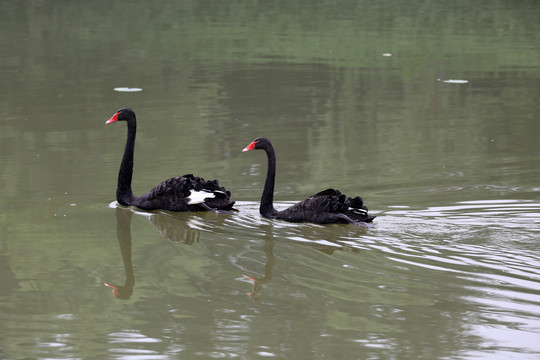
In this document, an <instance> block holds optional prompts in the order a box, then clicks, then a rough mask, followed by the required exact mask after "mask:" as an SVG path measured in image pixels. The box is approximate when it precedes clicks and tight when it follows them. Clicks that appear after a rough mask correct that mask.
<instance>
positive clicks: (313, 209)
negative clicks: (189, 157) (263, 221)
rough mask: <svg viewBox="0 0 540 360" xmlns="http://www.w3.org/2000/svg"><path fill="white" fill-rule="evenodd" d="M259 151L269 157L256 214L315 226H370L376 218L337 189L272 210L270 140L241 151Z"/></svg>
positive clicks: (273, 159)
mask: <svg viewBox="0 0 540 360" xmlns="http://www.w3.org/2000/svg"><path fill="white" fill-rule="evenodd" d="M256 149H261V150H264V151H265V152H266V155H267V156H268V173H267V175H266V182H265V183H264V190H263V193H262V197H261V206H260V209H259V212H260V213H261V215H262V216H264V217H265V218H269V219H281V220H286V221H290V222H312V223H317V224H336V223H350V224H355V225H363V224H365V223H370V222H372V221H373V219H375V216H370V215H368V209H367V208H366V207H365V206H364V201H363V200H362V198H361V197H360V196H357V197H355V198H350V197H347V196H346V195H345V194H342V193H341V192H340V191H339V190H334V189H327V190H324V191H321V192H319V193H317V194H315V195H313V196H310V197H309V198H307V199H306V200H303V201H301V202H299V203H297V204H295V205H293V206H291V207H290V208H288V209H285V210H282V211H277V210H276V209H274V204H273V202H274V181H275V177H276V154H275V152H274V148H273V147H272V143H271V142H270V140H268V139H267V138H264V137H258V138H256V139H255V140H254V141H253V142H252V143H251V144H249V145H248V146H246V147H245V148H244V150H242V152H246V151H249V150H256Z"/></svg>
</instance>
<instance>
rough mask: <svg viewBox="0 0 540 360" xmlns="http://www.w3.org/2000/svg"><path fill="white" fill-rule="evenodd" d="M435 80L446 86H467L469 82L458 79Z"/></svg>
mask: <svg viewBox="0 0 540 360" xmlns="http://www.w3.org/2000/svg"><path fill="white" fill-rule="evenodd" d="M437 80H439V81H442V82H443V83H446V84H467V83H468V82H469V80H459V79H448V80H441V79H437Z"/></svg>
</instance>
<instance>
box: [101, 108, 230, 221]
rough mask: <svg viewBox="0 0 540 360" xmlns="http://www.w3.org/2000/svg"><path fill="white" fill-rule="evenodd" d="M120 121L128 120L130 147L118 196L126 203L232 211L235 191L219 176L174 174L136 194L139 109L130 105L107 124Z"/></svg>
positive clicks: (144, 207) (143, 206)
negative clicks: (225, 185)
mask: <svg viewBox="0 0 540 360" xmlns="http://www.w3.org/2000/svg"><path fill="white" fill-rule="evenodd" d="M116 121H126V122H127V128H128V132H127V140H126V148H125V150H124V156H123V158H122V163H121V164H120V172H119V173H118V186H117V188H116V200H117V201H118V202H119V203H120V204H121V205H124V206H130V205H133V206H136V207H138V208H140V209H142V210H169V211H212V212H216V213H218V212H229V211H230V210H234V209H232V207H233V205H234V201H231V199H230V196H231V193H230V192H229V191H227V190H225V188H223V187H221V186H220V185H219V182H218V181H217V180H212V181H206V180H204V179H203V178H200V177H197V176H193V175H192V174H188V175H184V176H178V177H173V178H170V179H168V180H165V181H164V182H162V183H161V184H159V185H157V186H156V187H154V188H153V189H152V190H150V191H149V192H147V193H146V194H144V195H142V196H135V195H133V191H132V190H131V179H132V175H133V153H134V150H135V135H136V133H137V120H136V118H135V112H133V110H131V109H129V108H123V109H120V110H118V111H117V112H116V113H115V114H114V115H113V116H112V117H111V118H110V119H109V120H108V121H107V122H106V124H111V123H113V122H116Z"/></svg>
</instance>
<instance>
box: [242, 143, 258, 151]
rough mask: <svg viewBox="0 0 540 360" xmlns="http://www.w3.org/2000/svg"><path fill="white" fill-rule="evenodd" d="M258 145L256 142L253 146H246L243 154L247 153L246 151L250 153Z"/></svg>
mask: <svg viewBox="0 0 540 360" xmlns="http://www.w3.org/2000/svg"><path fill="white" fill-rule="evenodd" d="M256 144H257V142H256V141H254V142H252V143H251V144H249V145H248V146H246V147H245V148H244V150H242V152H246V151H249V150H254V149H255V145H256Z"/></svg>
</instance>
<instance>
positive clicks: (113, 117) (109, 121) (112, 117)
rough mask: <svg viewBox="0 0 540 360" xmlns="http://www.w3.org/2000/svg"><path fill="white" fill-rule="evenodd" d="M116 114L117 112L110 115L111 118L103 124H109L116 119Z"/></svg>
mask: <svg viewBox="0 0 540 360" xmlns="http://www.w3.org/2000/svg"><path fill="white" fill-rule="evenodd" d="M118 114H119V113H116V114H114V115H113V116H111V118H110V119H109V120H107V122H106V123H105V124H110V123H113V122H115V121H118Z"/></svg>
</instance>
